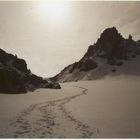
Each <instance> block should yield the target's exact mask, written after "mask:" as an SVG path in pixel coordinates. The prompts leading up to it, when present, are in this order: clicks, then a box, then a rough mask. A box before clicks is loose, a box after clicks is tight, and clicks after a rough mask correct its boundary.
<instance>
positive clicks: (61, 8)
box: [38, 1, 68, 22]
mask: <svg viewBox="0 0 140 140" xmlns="http://www.w3.org/2000/svg"><path fill="white" fill-rule="evenodd" d="M38 10H39V14H40V16H41V17H42V18H44V19H45V20H47V21H49V22H58V21H62V20H63V19H64V18H65V17H66V14H67V11H68V4H67V2H66V1H65V2H64V1H40V3H39V4H38Z"/></svg>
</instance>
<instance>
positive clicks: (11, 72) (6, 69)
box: [0, 49, 60, 93]
mask: <svg viewBox="0 0 140 140" xmlns="http://www.w3.org/2000/svg"><path fill="white" fill-rule="evenodd" d="M40 87H44V88H60V85H59V84H58V83H55V82H49V81H47V80H44V79H43V78H42V77H39V76H36V75H35V74H32V73H31V71H30V70H29V69H27V64H26V62H25V60H24V59H20V58H17V56H14V55H12V54H8V53H6V52H5V51H4V50H2V49H0V93H25V92H27V91H29V90H30V91H33V90H35V89H36V88H40Z"/></svg>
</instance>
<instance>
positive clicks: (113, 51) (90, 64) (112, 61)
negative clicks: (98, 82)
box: [52, 27, 140, 82]
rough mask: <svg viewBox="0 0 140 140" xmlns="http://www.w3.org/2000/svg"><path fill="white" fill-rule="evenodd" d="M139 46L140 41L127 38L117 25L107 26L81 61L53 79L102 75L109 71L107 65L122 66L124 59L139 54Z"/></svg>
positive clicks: (80, 78)
mask: <svg viewBox="0 0 140 140" xmlns="http://www.w3.org/2000/svg"><path fill="white" fill-rule="evenodd" d="M139 46H140V41H137V42H136V41H134V40H133V38H132V36H131V35H129V37H128V39H125V38H124V37H123V36H122V35H121V34H120V33H119V32H118V31H117V29H116V28H115V27H112V28H107V29H105V30H104V31H103V33H101V35H100V37H99V39H98V40H97V42H96V43H94V44H93V45H90V46H89V47H88V50H87V52H86V53H85V55H84V56H83V58H82V59H81V60H80V61H78V62H75V63H73V64H71V65H69V66H68V67H66V68H64V70H62V71H61V72H60V73H59V74H57V75H56V76H55V77H53V78H52V79H54V80H56V81H60V82H66V81H77V80H82V79H94V78H95V77H96V78H98V77H102V76H103V75H106V74H107V73H108V72H107V71H106V70H105V68H106V67H112V66H122V65H123V64H124V61H126V60H127V61H128V60H130V59H132V58H135V57H136V55H139V54H140V47H139ZM111 69H112V68H111ZM113 69H114V68H113ZM110 71H112V70H110ZM116 71H117V70H116V69H115V70H113V72H116ZM89 75H91V76H89Z"/></svg>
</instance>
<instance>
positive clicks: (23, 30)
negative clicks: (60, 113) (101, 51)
mask: <svg viewBox="0 0 140 140" xmlns="http://www.w3.org/2000/svg"><path fill="white" fill-rule="evenodd" d="M112 26H116V27H117V28H118V30H119V32H121V33H122V35H123V36H125V37H127V36H128V35H129V34H132V36H133V37H134V39H135V40H137V39H140V2H91V1H90V2H84V1H82V2H75V1H73V2H71V1H68V2H65V3H64V2H63V3H62V2H60V3H59V4H58V3H57V4H55V3H53V4H52V3H51V4H50V3H48V2H43V1H40V2H28V1H26V2H23V1H22V2H16V1H13V2H2V1H1V2H0V47H1V48H2V49H4V50H6V51H7V52H10V53H13V54H17V55H18V57H21V58H24V59H25V60H26V62H27V64H28V68H30V69H31V70H32V72H33V73H35V74H38V75H40V76H46V77H48V76H54V75H55V74H57V73H58V72H60V71H61V70H62V69H63V68H64V67H65V66H67V65H69V64H71V63H73V62H75V61H78V60H79V59H80V58H81V57H82V56H83V55H84V53H85V52H86V50H87V48H88V46H89V45H90V44H93V43H94V42H96V40H97V38H98V37H99V35H100V33H101V32H102V31H103V30H104V29H105V28H106V27H112Z"/></svg>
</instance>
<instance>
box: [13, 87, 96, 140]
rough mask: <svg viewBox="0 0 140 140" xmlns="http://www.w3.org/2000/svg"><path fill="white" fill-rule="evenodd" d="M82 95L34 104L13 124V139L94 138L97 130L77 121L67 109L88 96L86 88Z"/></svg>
mask: <svg viewBox="0 0 140 140" xmlns="http://www.w3.org/2000/svg"><path fill="white" fill-rule="evenodd" d="M75 87H76V88H80V89H82V92H81V93H80V94H76V95H74V96H70V97H66V98H63V99H58V100H53V101H48V102H44V103H40V104H34V105H31V106H29V107H28V108H27V109H25V110H24V111H23V112H22V113H21V114H20V115H19V116H18V117H17V119H16V122H14V123H12V127H14V130H15V132H14V135H13V137H19V138H93V137H97V135H96V133H97V130H96V129H95V130H91V129H90V128H89V126H88V125H86V124H85V123H83V122H81V121H79V120H77V119H76V118H75V117H74V116H73V115H72V113H71V112H68V111H67V110H66V108H65V104H67V103H69V102H71V101H72V100H73V99H75V98H77V97H80V96H82V95H86V94H87V90H88V89H86V88H83V87H77V86H75Z"/></svg>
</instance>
